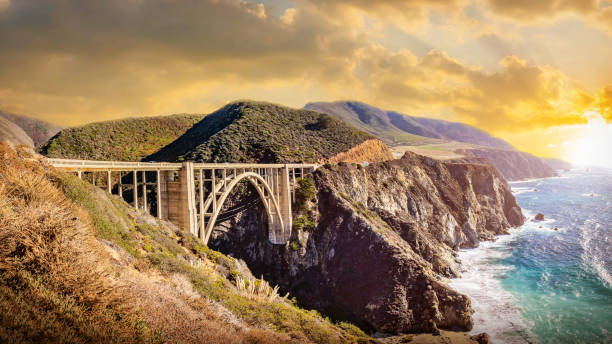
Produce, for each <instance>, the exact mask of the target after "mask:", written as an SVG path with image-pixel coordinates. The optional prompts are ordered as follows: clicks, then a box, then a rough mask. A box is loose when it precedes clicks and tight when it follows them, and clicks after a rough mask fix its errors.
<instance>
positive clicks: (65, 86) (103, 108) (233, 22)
mask: <svg viewBox="0 0 612 344" xmlns="http://www.w3.org/2000/svg"><path fill="white" fill-rule="evenodd" d="M464 4H465V2H463V1H459V0H457V1H452V0H449V1H444V0H440V1H435V2H430V1H413V2H405V1H365V0H364V1H355V2H348V1H340V0H338V1H330V2H327V1H325V2H323V1H314V0H300V1H296V2H295V3H294V4H293V5H292V6H294V7H290V8H286V9H283V10H281V11H278V12H277V13H276V14H274V13H275V12H274V11H270V10H269V9H267V8H266V7H265V6H264V5H263V4H259V3H252V2H245V1H239V0H226V1H223V0H208V1H199V0H198V1H196V0H174V1H164V0H146V1H144V0H143V1H124V0H108V1H77V0H61V1H60V0H49V1H45V2H40V1H34V0H20V1H18V2H17V1H14V2H11V3H10V6H7V7H6V8H5V9H4V11H3V12H0V46H2V47H3V53H2V54H0V105H2V106H3V107H5V108H6V109H7V110H10V111H12V112H16V113H23V114H31V115H37V114H38V115H39V117H41V118H44V119H47V120H52V121H55V122H58V123H61V124H64V125H75V124H81V123H84V122H90V121H94V120H102V119H112V118H119V117H125V116H128V115H154V114H167V113H177V112H199V113H206V112H209V111H212V110H214V108H216V107H218V106H220V105H222V104H224V103H225V102H227V101H231V100H234V99H238V98H255V99H261V100H268V101H275V102H279V103H283V104H287V105H291V106H301V105H303V104H304V103H306V102H308V101H315V100H335V99H348V98H352V99H358V100H362V101H365V102H370V103H373V104H374V105H379V106H382V107H385V108H388V109H394V110H398V111H402V112H406V113H410V114H415V115H421V116H428V117H438V118H444V119H448V120H461V121H465V122H468V123H472V124H476V125H478V126H480V127H482V128H483V129H486V130H489V131H492V132H507V133H511V134H512V135H514V134H515V133H518V132H522V131H529V130H536V131H538V130H539V131H542V130H545V128H546V127H548V126H551V125H573V124H579V123H584V121H585V118H584V117H583V116H582V112H583V111H586V110H587V109H594V108H595V109H599V110H598V111H601V113H602V115H604V117H606V118H607V119H608V121H610V120H611V116H610V113H611V112H610V110H609V109H610V108H611V107H612V106H611V103H612V86H608V87H604V88H602V89H601V90H600V91H597V92H595V93H589V92H587V91H584V90H582V89H580V88H577V87H575V86H574V83H573V81H572V80H571V79H570V78H569V77H568V76H567V75H566V74H565V73H563V72H562V71H561V70H559V69H558V68H556V67H553V66H551V65H545V64H538V63H536V62H534V61H532V60H531V59H528V58H526V57H524V56H522V55H520V54H513V52H514V51H516V50H517V49H516V48H515V46H514V45H508V46H505V47H504V49H503V51H501V52H499V53H498V54H497V55H495V57H494V58H495V61H499V65H498V66H496V67H495V68H493V69H492V68H482V67H481V66H479V65H478V64H477V63H468V62H466V61H465V59H462V58H459V57H457V56H456V55H455V54H453V53H451V52H450V51H447V50H445V49H442V48H433V49H430V50H428V51H425V52H420V53H415V52H414V51H411V50H410V49H407V48H405V47H402V46H401V45H398V47H395V48H389V47H388V46H386V45H384V44H381V42H380V41H378V40H377V39H375V38H376V37H375V36H376V35H378V34H379V33H380V32H370V31H368V30H369V29H370V28H371V23H369V22H368V20H367V18H368V17H369V16H370V15H375V16H377V18H379V20H381V19H380V18H393V19H394V20H395V19H397V20H398V21H410V20H411V18H412V19H413V21H414V22H420V23H422V22H425V23H429V24H426V25H430V21H431V17H432V16H434V17H435V16H436V15H437V14H436V15H434V14H433V13H434V12H436V13H448V12H453V10H458V11H461V6H463V5H464ZM569 10H572V11H577V9H574V8H573V7H571V8H570V9H568V11H569ZM506 11H509V12H508V13H511V12H512V11H511V10H510V9H506ZM443 18H446V17H443ZM438 20H439V19H438ZM446 24H448V23H446ZM446 24H445V25H446ZM400 26H401V25H400ZM409 26H410V25H407V26H406V27H409ZM374 31H376V30H374ZM491 37H493V34H491ZM494 37H495V39H496V40H499V41H502V40H503V37H501V36H499V35H495V36H494ZM444 39H448V38H447V37H444ZM433 43H435V41H434V40H433V39H432V46H435V44H433ZM500 50H501V49H500ZM521 52H522V50H521ZM598 88H599V87H598ZM605 109H608V110H605ZM508 135H510V134H508ZM516 137H518V136H516ZM548 142H550V141H546V143H541V146H543V147H545V146H546V144H547V143H548Z"/></svg>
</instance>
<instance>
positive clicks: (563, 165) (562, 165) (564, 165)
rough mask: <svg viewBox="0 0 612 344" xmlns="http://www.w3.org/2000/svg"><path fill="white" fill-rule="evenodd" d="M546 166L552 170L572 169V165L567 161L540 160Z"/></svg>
mask: <svg viewBox="0 0 612 344" xmlns="http://www.w3.org/2000/svg"><path fill="white" fill-rule="evenodd" d="M542 160H544V163H546V165H548V166H550V168H552V169H553V170H569V169H570V168H572V167H573V166H572V164H570V163H569V162H567V161H564V160H561V159H555V158H542Z"/></svg>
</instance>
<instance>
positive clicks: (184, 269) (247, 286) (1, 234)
mask: <svg viewBox="0 0 612 344" xmlns="http://www.w3.org/2000/svg"><path fill="white" fill-rule="evenodd" d="M11 150H12V148H10V147H9V146H8V145H6V144H0V205H2V206H1V207H0V240H1V241H2V242H3V245H2V247H0V342H7V341H8V342H40V341H52V342H71V343H89V342H113V343H132V342H139V343H158V342H202V343H217V342H219V343H221V342H223V343H226V342H227V343H281V342H288V341H291V340H294V341H297V342H309V341H312V342H317V343H351V342H369V341H371V338H370V337H368V336H367V335H366V334H364V333H363V332H360V331H359V330H358V329H357V328H355V327H353V326H351V325H350V324H345V323H343V324H337V325H336V324H333V323H331V322H330V321H329V320H328V319H326V318H323V317H322V316H321V315H320V314H319V313H318V312H316V311H309V310H304V309H300V308H298V307H297V306H296V304H295V302H294V301H292V300H288V299H286V298H283V297H280V295H279V294H278V288H276V287H273V286H270V285H269V284H268V283H267V282H266V281H264V280H261V279H256V278H253V277H252V276H251V275H250V272H249V271H248V270H246V269H245V267H244V266H242V265H240V264H239V263H238V262H237V261H236V260H235V259H234V258H232V257H228V256H225V255H223V254H221V253H219V252H216V251H213V250H211V249H209V248H208V247H206V246H203V245H202V244H201V243H200V242H199V241H198V240H197V239H196V238H195V237H193V236H192V235H191V234H190V233H186V232H184V231H182V230H179V229H176V228H175V227H174V226H171V225H169V224H167V223H166V222H164V221H157V220H155V219H153V218H151V217H149V216H146V215H142V214H141V213H139V212H137V211H136V210H134V209H132V208H131V207H130V206H129V205H127V204H126V203H125V202H123V201H122V200H120V199H119V198H116V197H110V196H108V195H107V194H106V193H105V192H104V191H102V190H100V189H98V188H96V187H94V186H92V185H91V184H88V183H87V182H84V181H82V180H80V179H78V178H76V177H73V176H68V175H65V174H61V173H56V172H54V171H53V170H48V169H43V168H42V167H41V165H40V164H39V163H38V162H36V161H35V159H33V158H32V157H31V156H30V155H24V157H25V158H24V159H20V158H19V157H18V155H17V154H14V151H13V153H12V155H11V156H9V157H8V158H7V153H5V152H4V151H9V153H10V151H11ZM15 160H17V161H19V165H18V166H16V165H14V164H13V163H12V162H13V161H15ZM224 312H225V313H224ZM220 313H221V315H220ZM230 313H231V315H222V314H230ZM227 317H230V319H233V318H235V319H236V320H232V321H233V322H230V323H227V322H225V320H223V319H225V318H227ZM236 322H238V324H239V325H238V327H235V326H236V325H232V324H235V323H236ZM240 328H241V329H240Z"/></svg>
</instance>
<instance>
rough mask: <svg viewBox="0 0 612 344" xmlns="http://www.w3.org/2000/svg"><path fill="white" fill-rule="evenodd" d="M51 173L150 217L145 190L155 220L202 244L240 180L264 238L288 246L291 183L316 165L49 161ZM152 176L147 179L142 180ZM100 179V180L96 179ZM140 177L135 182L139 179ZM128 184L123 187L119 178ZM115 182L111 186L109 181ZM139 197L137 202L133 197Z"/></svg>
mask: <svg viewBox="0 0 612 344" xmlns="http://www.w3.org/2000/svg"><path fill="white" fill-rule="evenodd" d="M49 163H50V164H51V165H52V166H54V167H55V168H56V169H58V170H60V171H64V172H69V173H76V174H77V176H78V177H79V178H81V179H87V178H86V175H90V176H89V177H90V178H89V179H90V180H91V182H92V183H93V184H94V185H96V184H98V185H100V186H104V187H105V188H106V189H107V191H108V192H109V193H111V194H112V193H113V190H116V193H117V194H118V195H119V196H120V197H121V198H123V197H124V192H126V191H127V196H131V200H132V204H133V206H134V207H135V208H136V209H140V210H143V211H145V212H150V211H151V209H149V206H148V204H149V203H148V200H147V197H148V196H147V194H148V192H149V191H152V192H151V193H152V194H154V195H155V199H154V200H151V201H154V202H155V203H154V204H155V207H156V214H155V215H156V216H157V217H158V218H159V219H164V220H169V221H170V222H172V223H174V224H175V225H177V226H179V227H182V228H184V229H186V230H189V231H190V232H191V233H192V234H193V235H195V236H196V237H198V238H199V239H200V240H202V242H203V243H204V244H207V243H208V240H209V239H210V236H211V234H212V231H213V228H214V226H215V223H216V222H217V220H218V218H219V216H220V215H221V208H222V207H223V204H224V203H225V201H226V200H227V199H228V197H230V195H231V192H232V190H233V189H234V187H235V186H236V185H238V184H239V183H240V182H241V181H243V180H245V181H248V182H249V183H250V184H251V185H252V186H253V187H254V189H255V190H256V191H257V193H258V195H259V197H260V199H261V201H262V203H263V205H264V207H265V210H266V213H267V218H268V239H269V240H270V242H271V243H273V244H284V243H286V242H287V241H289V238H290V236H291V226H292V211H291V204H292V202H293V201H294V199H295V189H296V187H297V182H296V181H297V179H298V178H303V177H304V176H305V175H306V174H309V173H312V172H313V171H314V170H315V169H316V168H317V167H318V165H316V164H249V163H194V162H183V163H165V162H161V163H158V162H120V161H91V160H71V159H49ZM152 175H155V177H154V178H151V180H148V179H147V178H148V176H149V177H150V176H152ZM100 176H103V178H102V179H100ZM139 176H140V178H139ZM126 178H127V179H129V182H128V183H124V179H126ZM115 179H116V180H117V182H116V183H115V182H114V180H115ZM139 193H140V197H139Z"/></svg>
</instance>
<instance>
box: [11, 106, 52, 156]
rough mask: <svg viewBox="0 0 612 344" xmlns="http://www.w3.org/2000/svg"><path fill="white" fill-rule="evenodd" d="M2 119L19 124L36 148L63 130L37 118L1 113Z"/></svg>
mask: <svg viewBox="0 0 612 344" xmlns="http://www.w3.org/2000/svg"><path fill="white" fill-rule="evenodd" d="M0 117H4V118H6V119H7V120H9V121H11V122H13V123H15V124H17V125H18V126H19V127H20V128H21V129H23V131H25V132H26V134H28V136H30V138H31V139H32V141H33V142H34V146H35V147H38V146H40V145H41V144H43V143H45V142H47V140H49V139H50V138H51V137H53V135H55V134H57V133H58V132H59V131H60V130H61V129H62V128H61V127H59V126H57V125H55V124H51V123H48V122H45V121H41V120H38V119H35V118H31V117H26V116H18V115H14V114H9V113H5V112H2V111H0Z"/></svg>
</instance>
